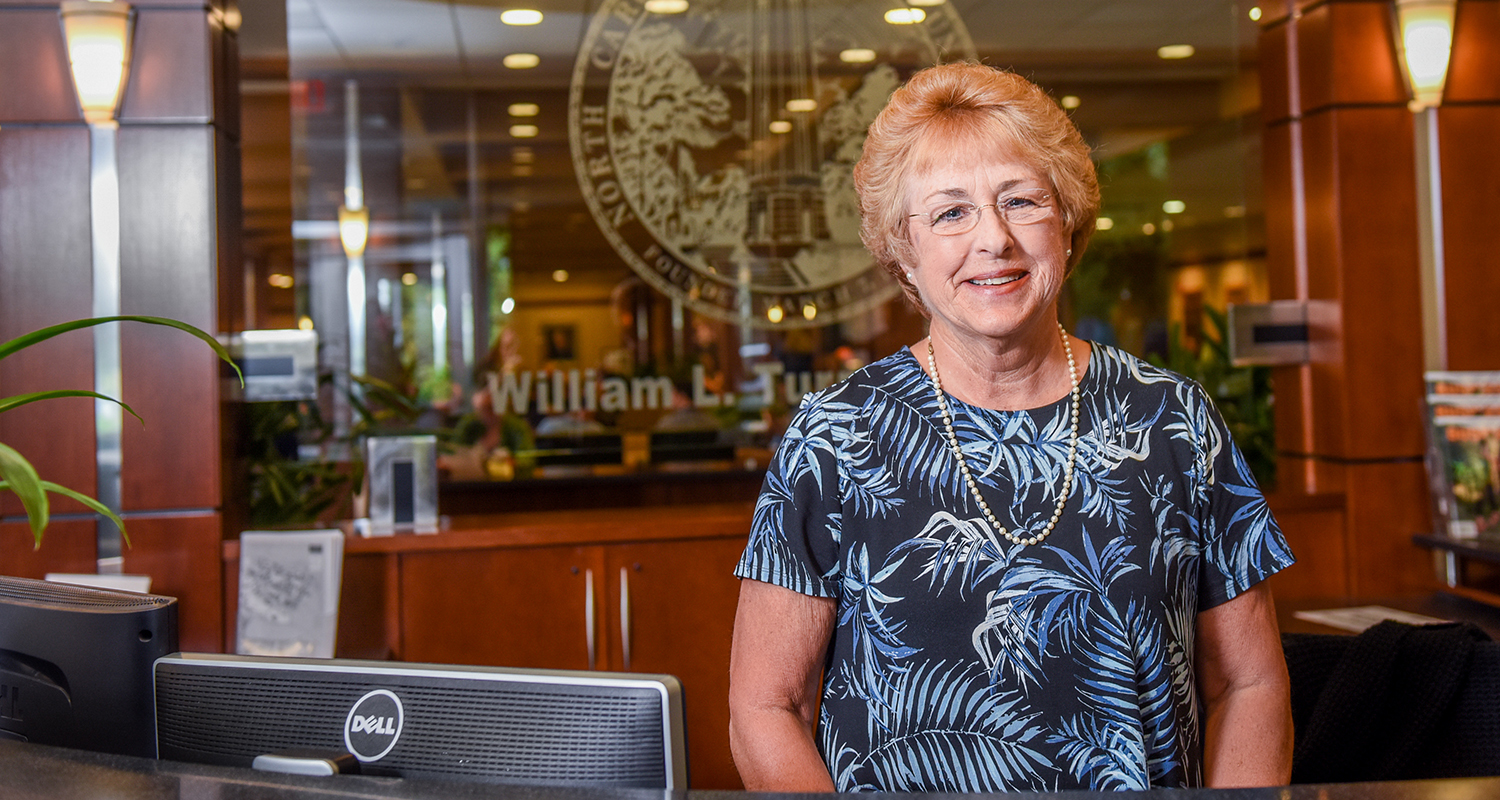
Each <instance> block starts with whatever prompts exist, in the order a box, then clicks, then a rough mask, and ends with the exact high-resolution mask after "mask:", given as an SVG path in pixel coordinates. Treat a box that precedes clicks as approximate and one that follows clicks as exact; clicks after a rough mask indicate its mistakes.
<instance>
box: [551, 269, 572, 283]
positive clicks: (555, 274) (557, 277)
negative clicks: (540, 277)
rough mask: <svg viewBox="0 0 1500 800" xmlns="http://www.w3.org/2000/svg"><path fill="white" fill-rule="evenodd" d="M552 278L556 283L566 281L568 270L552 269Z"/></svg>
mask: <svg viewBox="0 0 1500 800" xmlns="http://www.w3.org/2000/svg"><path fill="white" fill-rule="evenodd" d="M552 280H554V281H557V282H558V283H566V282H567V280H568V271H567V270H565V269H554V270H552Z"/></svg>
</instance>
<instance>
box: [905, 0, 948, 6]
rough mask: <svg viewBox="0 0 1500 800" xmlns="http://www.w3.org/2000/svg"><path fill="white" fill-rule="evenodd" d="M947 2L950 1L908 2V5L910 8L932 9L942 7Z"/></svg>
mask: <svg viewBox="0 0 1500 800" xmlns="http://www.w3.org/2000/svg"><path fill="white" fill-rule="evenodd" d="M946 2H948V0H906V4H907V5H909V6H928V7H931V6H940V5H942V4H944V3H946Z"/></svg>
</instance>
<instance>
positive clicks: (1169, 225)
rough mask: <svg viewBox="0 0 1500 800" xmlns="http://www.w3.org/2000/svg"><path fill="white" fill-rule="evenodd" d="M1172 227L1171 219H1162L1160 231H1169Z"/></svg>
mask: <svg viewBox="0 0 1500 800" xmlns="http://www.w3.org/2000/svg"><path fill="white" fill-rule="evenodd" d="M1173 227H1174V225H1173V223H1172V220H1169V219H1164V220H1162V221H1161V231H1162V233H1171V231H1172V228H1173Z"/></svg>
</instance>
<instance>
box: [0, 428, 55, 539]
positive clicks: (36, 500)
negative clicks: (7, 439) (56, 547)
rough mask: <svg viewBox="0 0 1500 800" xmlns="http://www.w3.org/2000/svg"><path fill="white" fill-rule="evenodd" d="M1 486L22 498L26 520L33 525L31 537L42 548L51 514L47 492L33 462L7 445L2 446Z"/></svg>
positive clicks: (0, 458) (0, 455) (0, 445)
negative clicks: (44, 532)
mask: <svg viewBox="0 0 1500 800" xmlns="http://www.w3.org/2000/svg"><path fill="white" fill-rule="evenodd" d="M0 486H3V487H4V488H6V489H9V490H11V491H12V492H15V493H16V497H18V498H20V500H21V506H22V507H23V508H25V509H26V520H27V522H29V523H30V524H31V537H32V538H33V539H35V540H36V543H37V545H38V546H40V545H41V543H42V531H44V530H46V529H47V519H48V516H49V514H50V511H49V510H48V507H47V492H46V490H45V489H43V487H42V479H41V478H40V477H38V476H37V474H36V469H35V468H33V467H32V466H31V462H30V461H27V460H26V458H25V456H22V455H21V454H20V453H18V452H16V450H15V448H13V447H10V446H9V445H5V444H0Z"/></svg>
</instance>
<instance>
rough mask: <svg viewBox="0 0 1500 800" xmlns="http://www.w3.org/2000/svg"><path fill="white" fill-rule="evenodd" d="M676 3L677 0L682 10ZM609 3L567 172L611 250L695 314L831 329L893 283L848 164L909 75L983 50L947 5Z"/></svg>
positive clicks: (717, 0)
mask: <svg viewBox="0 0 1500 800" xmlns="http://www.w3.org/2000/svg"><path fill="white" fill-rule="evenodd" d="M682 5H683V4H674V5H673V6H672V8H673V9H674V10H675V9H680V8H681V7H682ZM891 5H892V3H891V2H890V0H692V2H691V3H688V4H686V10H685V11H681V12H680V13H656V12H653V11H651V10H650V9H651V8H653V7H655V8H661V6H660V5H659V4H653V3H650V2H647V0H604V2H603V3H601V5H600V7H599V10H598V12H597V13H595V14H594V16H593V18H592V20H591V22H590V25H589V28H588V33H587V35H586V36H585V38H584V41H583V44H582V46H581V47H580V49H579V52H578V61H577V63H576V64H575V65H574V69H573V78H572V84H571V87H570V93H569V104H568V125H569V127H568V134H569V140H570V144H571V146H572V155H573V166H574V172H575V173H576V175H577V176H578V182H579V186H580V187H581V188H582V190H583V196H584V199H585V201H586V202H587V203H588V206H589V210H590V211H591V212H592V213H593V215H594V219H595V220H596V221H597V222H598V224H599V227H600V229H601V230H602V231H603V232H604V235H605V237H606V238H608V239H609V242H610V244H611V245H612V246H613V247H614V249H615V250H616V252H618V253H619V254H620V257H621V258H623V259H624V260H625V262H626V263H627V264H629V265H630V267H631V268H632V269H633V270H635V272H636V273H637V274H639V275H640V276H641V277H642V278H643V279H644V280H646V282H648V283H649V284H651V285H652V286H654V287H656V288H657V289H658V290H660V291H662V292H664V293H666V294H667V295H669V296H671V297H674V298H678V299H680V300H682V301H683V302H684V303H685V304H686V305H687V306H688V307H689V308H691V309H692V310H694V311H696V312H698V313H701V314H705V315H708V316H710V317H714V318H717V319H722V320H726V321H730V322H735V323H738V324H741V325H745V324H748V325H752V326H756V327H762V328H778V327H798V326H809V325H825V324H828V323H831V322H837V321H839V320H841V319H845V318H847V317H849V316H850V315H853V314H856V313H858V312H861V311H864V310H866V309H869V308H872V307H874V306H877V305H879V304H881V303H884V302H886V301H887V300H889V299H891V298H892V297H894V296H895V295H896V294H897V293H898V291H899V288H898V287H897V286H896V283H895V281H893V280H892V279H891V278H890V276H888V275H886V274H885V272H884V271H883V270H881V269H879V268H877V267H876V266H875V264H874V262H873V261H872V260H871V259H870V256H869V254H868V253H867V252H866V251H865V249H864V247H863V246H862V245H861V243H860V240H859V206H858V201H857V199H856V197H855V193H854V187H853V179H852V177H851V172H852V170H853V167H854V162H855V161H856V160H857V159H858V158H859V152H860V147H861V146H862V145H863V143H864V136H865V130H866V128H868V127H869V124H870V122H871V121H872V120H873V119H874V118H875V115H876V113H878V112H879V111H880V109H881V108H882V107H883V106H884V105H885V103H886V100H887V99H888V98H889V96H890V93H891V92H892V91H894V90H895V89H896V87H897V86H899V85H900V84H901V82H902V81H903V80H905V79H906V78H907V77H909V76H910V74H911V73H912V72H915V71H916V70H918V69H920V68H922V67H925V66H929V65H931V64H935V63H938V62H940V61H952V60H956V59H960V58H973V57H974V45H973V42H972V41H971V40H970V38H969V35H968V31H967V30H966V29H965V28H964V26H963V22H962V20H961V19H960V18H959V16H958V14H957V12H955V11H953V10H952V8H951V7H950V6H949V4H947V3H942V4H940V5H936V6H927V7H923V8H912V9H909V10H908V13H910V14H911V15H912V16H915V17H920V18H921V21H919V22H914V23H912V24H903V25H895V24H890V23H888V22H887V21H886V14H887V12H889V11H890V10H891Z"/></svg>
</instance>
